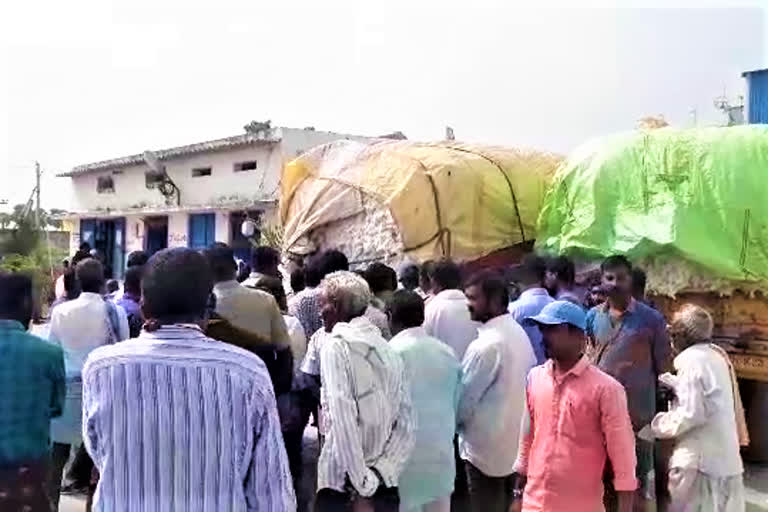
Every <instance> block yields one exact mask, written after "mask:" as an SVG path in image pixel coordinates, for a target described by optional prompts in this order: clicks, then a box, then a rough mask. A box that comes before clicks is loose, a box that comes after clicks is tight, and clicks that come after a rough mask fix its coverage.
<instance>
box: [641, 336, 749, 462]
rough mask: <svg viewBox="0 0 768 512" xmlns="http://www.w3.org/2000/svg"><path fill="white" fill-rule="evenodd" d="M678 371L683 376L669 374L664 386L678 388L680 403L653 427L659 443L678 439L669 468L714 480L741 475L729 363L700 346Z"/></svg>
mask: <svg viewBox="0 0 768 512" xmlns="http://www.w3.org/2000/svg"><path fill="white" fill-rule="evenodd" d="M675 370H677V376H672V375H669V374H664V375H662V376H661V377H660V380H662V381H664V382H666V383H668V384H670V385H672V386H673V387H674V389H675V395H676V397H677V398H676V400H675V401H674V402H673V405H672V407H671V408H670V410H669V412H662V413H659V414H657V415H656V417H655V418H654V419H653V422H652V423H651V427H652V429H653V433H654V434H655V435H656V437H660V438H675V439H677V444H676V446H675V450H674V452H673V453H672V457H671V458H670V461H669V467H670V468H688V469H696V470H698V471H700V472H702V473H705V474H707V475H709V476H713V477H727V476H733V475H740V474H741V473H742V472H743V471H744V467H743V465H742V461H741V456H740V455H739V435H738V431H737V430H736V415H735V413H734V407H733V389H732V388H731V378H730V372H729V369H728V366H727V364H726V362H725V359H724V358H723V356H722V355H720V354H719V353H717V352H716V351H715V350H714V349H712V348H711V347H710V346H709V344H707V343H700V344H696V345H693V346H691V347H688V348H687V349H685V350H683V352H681V353H680V355H678V356H677V357H676V358H675Z"/></svg>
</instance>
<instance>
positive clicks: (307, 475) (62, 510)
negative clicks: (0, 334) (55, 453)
mask: <svg viewBox="0 0 768 512" xmlns="http://www.w3.org/2000/svg"><path fill="white" fill-rule="evenodd" d="M318 452H319V446H318V442H317V430H316V429H315V427H307V430H306V431H305V432H304V479H303V480H304V485H303V486H302V489H301V490H300V492H299V500H300V501H301V502H303V503H307V504H309V506H308V508H306V509H305V510H306V511H310V510H312V507H311V504H312V503H311V500H312V498H313V496H314V495H315V489H314V482H315V481H316V480H317V456H318ZM766 510H768V509H766ZM84 511H85V497H84V496H83V497H81V496H62V497H61V501H60V502H59V512H84ZM300 512H302V511H300Z"/></svg>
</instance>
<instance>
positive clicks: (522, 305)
mask: <svg viewBox="0 0 768 512" xmlns="http://www.w3.org/2000/svg"><path fill="white" fill-rule="evenodd" d="M546 274H547V262H546V260H545V259H544V258H542V257H540V256H536V255H535V254H530V255H528V256H526V257H525V258H524V259H523V262H522V264H521V265H520V267H518V268H517V269H515V276H514V277H515V280H516V281H518V282H519V283H520V285H522V287H523V293H521V294H520V297H519V298H518V299H517V300H516V301H514V302H512V303H511V304H510V305H509V313H510V314H511V315H512V318H514V319H515V320H516V321H517V323H519V324H520V325H521V326H522V327H523V330H525V334H527V335H528V339H529V340H531V346H532V347H533V353H534V354H535V355H536V364H543V363H544V361H546V360H547V358H546V356H545V354H544V346H543V344H542V341H541V331H539V326H538V325H537V324H536V323H535V322H533V321H531V320H529V318H530V317H533V316H536V315H538V314H539V313H540V312H541V310H542V309H543V308H544V306H546V305H547V304H549V303H550V302H553V301H554V300H555V299H553V298H552V297H551V296H550V295H549V292H548V291H547V289H546V288H545V287H544V280H545V279H546Z"/></svg>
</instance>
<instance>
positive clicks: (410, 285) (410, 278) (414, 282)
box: [397, 263, 426, 299]
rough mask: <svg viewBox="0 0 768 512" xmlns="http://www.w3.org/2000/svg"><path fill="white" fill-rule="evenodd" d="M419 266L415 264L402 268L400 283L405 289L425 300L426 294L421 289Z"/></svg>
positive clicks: (407, 264)
mask: <svg viewBox="0 0 768 512" xmlns="http://www.w3.org/2000/svg"><path fill="white" fill-rule="evenodd" d="M419 274H420V271H419V266H418V265H416V264H415V263H406V264H404V265H402V266H401V267H400V274H399V275H398V279H397V280H398V281H399V282H400V285H401V286H402V288H403V289H405V290H408V291H412V292H416V293H418V294H419V296H420V297H421V298H422V299H423V298H425V296H426V294H425V293H424V291H423V290H422V289H421V288H419Z"/></svg>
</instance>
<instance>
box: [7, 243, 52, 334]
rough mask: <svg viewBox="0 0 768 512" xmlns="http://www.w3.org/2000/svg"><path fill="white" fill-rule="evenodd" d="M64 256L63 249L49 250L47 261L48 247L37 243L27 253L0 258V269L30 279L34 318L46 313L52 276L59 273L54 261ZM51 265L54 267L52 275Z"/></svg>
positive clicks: (49, 299)
mask: <svg viewBox="0 0 768 512" xmlns="http://www.w3.org/2000/svg"><path fill="white" fill-rule="evenodd" d="M65 256H66V253H65V252H64V251H61V250H51V254H50V262H49V259H48V258H49V254H48V248H47V247H45V246H43V245H38V246H37V247H35V248H33V249H32V251H31V252H30V253H29V254H27V255H23V254H6V255H5V256H4V257H3V259H2V260H0V270H5V271H6V272H19V273H22V274H25V275H28V276H29V277H30V278H31V279H32V284H33V287H34V288H33V291H34V294H35V319H36V320H38V319H40V318H42V317H43V316H44V315H45V313H47V307H48V305H49V304H50V303H51V301H53V299H54V276H55V275H57V274H58V273H59V272H57V270H58V269H56V262H59V261H61V260H62V259H64V257H65ZM51 265H53V268H54V272H53V275H52V272H51Z"/></svg>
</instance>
